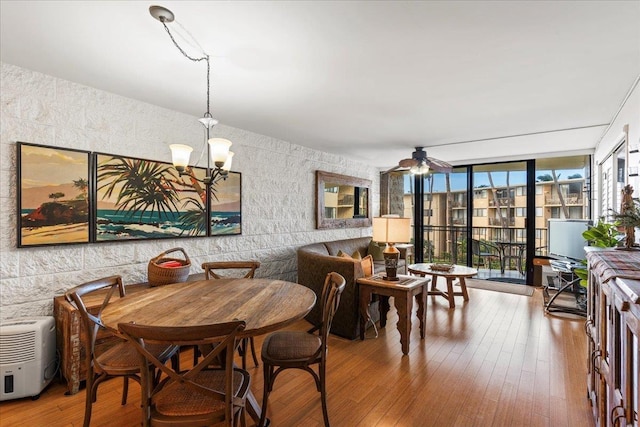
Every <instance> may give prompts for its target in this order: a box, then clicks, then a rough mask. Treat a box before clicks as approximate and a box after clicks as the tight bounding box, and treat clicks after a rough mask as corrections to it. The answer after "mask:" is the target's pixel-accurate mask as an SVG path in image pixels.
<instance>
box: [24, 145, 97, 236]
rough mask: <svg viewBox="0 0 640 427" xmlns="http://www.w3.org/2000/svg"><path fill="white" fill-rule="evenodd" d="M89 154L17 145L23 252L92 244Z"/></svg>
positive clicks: (38, 146)
mask: <svg viewBox="0 0 640 427" xmlns="http://www.w3.org/2000/svg"><path fill="white" fill-rule="evenodd" d="M90 167H91V157H90V153H89V152H88V151H81V150H72V149H67V148H58V147H47V146H44V145H36V144H28V143H24V142H18V143H17V169H18V174H17V178H18V183H17V184H18V185H17V188H18V191H17V193H18V203H17V208H18V213H17V218H18V247H19V248H22V247H30V246H46V245H62V244H70V243H88V242H89V241H90V226H89V223H90V212H91V210H90V203H91V201H90V194H91V193H92V191H91V190H92V188H91V181H90Z"/></svg>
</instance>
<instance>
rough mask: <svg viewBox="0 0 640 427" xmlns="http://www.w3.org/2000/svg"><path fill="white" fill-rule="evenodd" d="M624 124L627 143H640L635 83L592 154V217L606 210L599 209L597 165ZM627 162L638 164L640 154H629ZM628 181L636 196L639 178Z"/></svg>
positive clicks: (638, 93)
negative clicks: (627, 128)
mask: <svg viewBox="0 0 640 427" xmlns="http://www.w3.org/2000/svg"><path fill="white" fill-rule="evenodd" d="M625 125H629V141H628V142H629V144H631V145H634V144H636V145H638V144H640V85H636V87H635V88H634V90H633V92H631V94H630V95H629V97H628V98H627V100H626V102H625V103H624V105H623V106H622V108H621V109H620V112H619V113H618V115H617V117H616V118H615V120H614V121H613V123H612V124H611V126H609V128H608V129H607V131H606V133H605V134H604V135H603V137H602V139H601V140H600V143H599V144H598V146H597V147H596V151H595V154H594V156H593V161H594V169H593V174H592V188H593V206H594V209H595V212H594V218H598V217H600V216H601V215H603V214H606V212H604V213H602V212H600V211H599V206H600V176H599V173H598V172H599V168H598V165H599V163H600V162H602V161H603V160H604V159H605V158H606V157H607V156H608V155H609V154H610V153H611V151H612V150H613V149H614V148H615V145H616V144H617V143H618V142H619V141H620V137H621V135H622V133H623V130H624V126H625ZM629 163H630V166H636V167H638V166H640V154H631V155H630V162H629ZM629 183H630V184H631V185H633V188H634V197H638V195H639V194H640V179H639V178H638V177H635V178H633V177H632V178H630V182H629Z"/></svg>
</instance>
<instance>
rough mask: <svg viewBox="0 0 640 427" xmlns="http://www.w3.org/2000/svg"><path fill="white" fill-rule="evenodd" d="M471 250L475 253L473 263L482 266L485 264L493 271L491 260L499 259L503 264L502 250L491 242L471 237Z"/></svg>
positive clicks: (475, 265)
mask: <svg viewBox="0 0 640 427" xmlns="http://www.w3.org/2000/svg"><path fill="white" fill-rule="evenodd" d="M471 252H472V253H473V265H474V267H477V268H480V266H483V267H485V268H488V269H489V272H491V261H493V260H498V262H499V263H500V265H501V266H502V255H501V252H500V250H499V249H498V248H497V247H496V246H494V245H492V244H491V243H489V242H483V241H480V240H476V239H471Z"/></svg>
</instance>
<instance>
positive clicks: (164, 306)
mask: <svg viewBox="0 0 640 427" xmlns="http://www.w3.org/2000/svg"><path fill="white" fill-rule="evenodd" d="M315 302H316V295H315V293H314V292H313V291H312V290H311V289H309V288H306V287H304V286H302V285H299V284H297V283H292V282H286V281H283V280H271V279H245V278H238V279H217V280H198V281H193V282H185V283H174V284H171V285H164V286H158V287H153V288H149V289H146V290H144V291H140V292H136V293H135V294H132V295H128V296H125V297H124V298H120V299H115V300H114V301H113V302H112V303H110V304H109V305H107V307H105V309H104V311H103V312H102V322H103V323H104V325H105V327H106V328H108V329H110V330H112V331H113V332H115V333H118V323H129V322H135V323H137V324H139V325H148V326H196V325H205V324H211V323H222V322H228V321H231V320H244V321H245V322H246V325H247V326H246V328H245V330H244V331H242V332H241V333H240V334H238V336H239V337H240V338H244V337H252V336H256V335H262V334H266V333H269V332H272V331H275V330H278V329H281V328H283V327H285V326H287V325H289V324H291V323H293V322H295V321H297V320H300V319H302V318H303V317H304V316H305V315H306V314H307V313H309V311H311V309H312V308H313V306H314V305H315ZM247 409H248V412H249V415H250V416H251V418H252V419H253V420H254V421H255V422H256V424H257V422H258V420H259V419H260V406H259V405H258V402H257V401H256V399H255V396H254V395H253V394H252V393H249V395H248V396H247Z"/></svg>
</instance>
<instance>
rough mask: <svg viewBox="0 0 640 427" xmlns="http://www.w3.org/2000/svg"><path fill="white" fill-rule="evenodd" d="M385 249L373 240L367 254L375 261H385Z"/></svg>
mask: <svg viewBox="0 0 640 427" xmlns="http://www.w3.org/2000/svg"><path fill="white" fill-rule="evenodd" d="M383 251H384V248H383V247H381V246H380V245H379V244H378V243H377V242H374V241H373V240H372V241H371V242H369V246H368V247H367V254H368V255H371V256H372V257H373V260H374V261H384V255H383V254H382V253H383Z"/></svg>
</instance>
